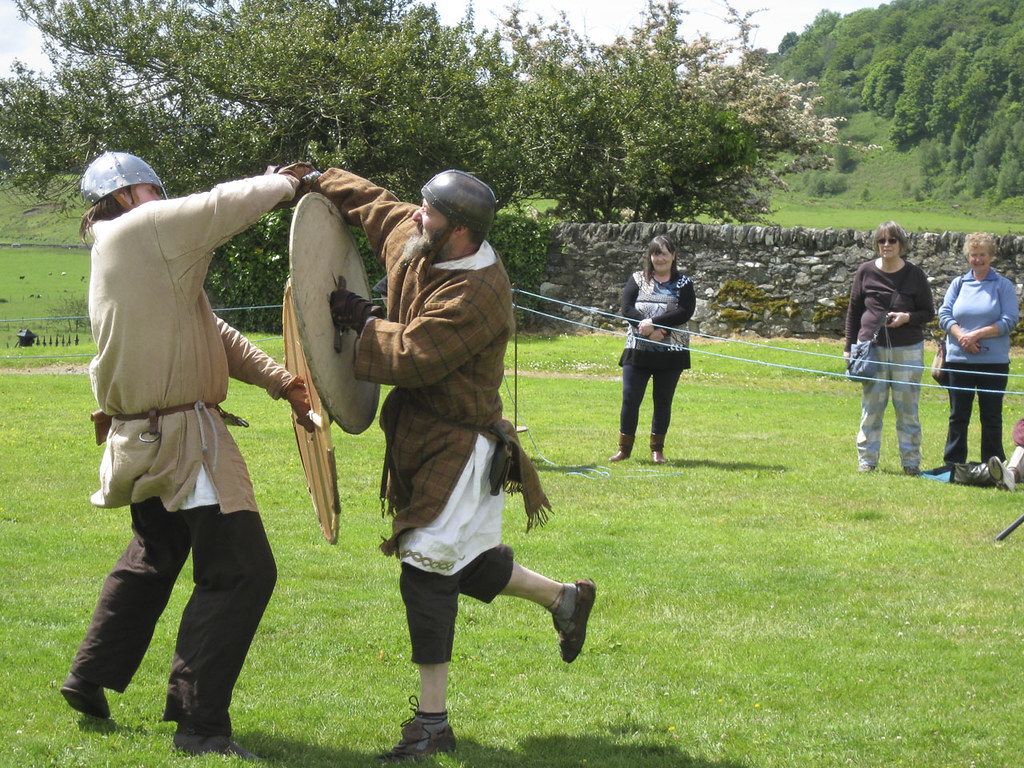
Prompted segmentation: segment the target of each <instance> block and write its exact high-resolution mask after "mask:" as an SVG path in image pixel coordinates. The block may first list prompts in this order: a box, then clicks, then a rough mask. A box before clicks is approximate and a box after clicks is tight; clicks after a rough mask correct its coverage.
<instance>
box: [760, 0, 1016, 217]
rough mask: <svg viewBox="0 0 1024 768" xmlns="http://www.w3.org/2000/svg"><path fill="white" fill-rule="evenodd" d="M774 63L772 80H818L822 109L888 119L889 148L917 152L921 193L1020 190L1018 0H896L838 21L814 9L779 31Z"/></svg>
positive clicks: (1008, 193) (992, 196)
mask: <svg viewBox="0 0 1024 768" xmlns="http://www.w3.org/2000/svg"><path fill="white" fill-rule="evenodd" d="M772 59H773V62H772V66H773V68H774V69H775V71H776V72H778V73H779V74H780V75H782V76H784V77H787V78H792V79H794V80H798V81H816V82H818V84H819V88H820V92H821V95H822V96H823V97H824V99H825V102H824V104H825V111H826V112H827V113H831V114H832V115H836V116H839V115H841V116H846V117H851V118H853V117H856V116H858V115H860V116H863V115H864V113H870V114H871V115H874V116H877V117H878V118H881V119H884V120H885V121H887V122H886V125H887V130H888V137H887V138H888V142H887V143H890V144H891V145H892V146H894V147H895V148H896V149H899V150H903V151H907V150H911V149H915V148H916V149H917V150H919V151H918V152H916V153H915V154H916V157H917V158H918V162H919V163H920V166H921V167H920V171H921V172H922V174H923V176H924V177H925V179H926V187H927V190H926V191H927V192H928V193H929V194H930V195H932V196H934V197H939V198H946V199H954V198H956V197H957V196H960V195H966V196H970V197H974V198H979V197H985V198H987V199H989V200H990V201H1002V200H1007V199H1009V198H1015V197H1020V196H1022V195H1024V173H1022V170H1024V4H1021V3H1020V2H1019V0H896V2H892V3H888V4H886V5H882V6H879V7H878V8H874V9H863V10H859V11H856V12H854V13H851V14H849V15H846V16H841V15H840V14H838V13H835V12H832V11H822V12H821V13H820V14H819V15H818V16H817V18H816V19H815V21H814V22H813V24H811V25H810V26H809V27H807V28H806V29H805V30H804V31H803V32H802V33H801V34H796V33H790V34H789V35H787V36H786V37H785V38H784V39H783V41H782V44H781V45H780V46H779V51H778V53H777V54H773V56H772ZM861 122H863V121H861ZM837 160H840V161H842V160H843V158H841V157H839V158H837ZM841 165H842V163H841V162H840V169H839V170H842V167H841Z"/></svg>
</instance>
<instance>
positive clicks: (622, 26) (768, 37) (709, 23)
mask: <svg viewBox="0 0 1024 768" xmlns="http://www.w3.org/2000/svg"><path fill="white" fill-rule="evenodd" d="M679 1H680V3H681V4H682V6H683V7H684V8H686V9H688V10H689V11H690V13H689V21H690V23H691V25H692V27H693V30H694V31H695V32H707V33H708V34H710V35H711V37H713V38H722V37H725V36H726V35H727V34H728V27H726V25H725V24H724V23H723V21H722V20H723V18H724V17H725V5H724V4H723V3H722V2H721V0H679ZM433 4H434V5H435V6H436V7H437V10H438V13H439V14H440V16H441V21H442V22H443V23H445V24H455V23H456V22H458V21H460V20H461V19H462V18H463V16H464V15H465V13H466V8H467V6H468V5H469V4H470V0H435V1H434V3H433ZM511 4H512V2H511V0H473V2H472V5H473V9H474V23H475V26H476V27H477V29H480V28H483V27H488V28H492V29H493V28H494V27H495V26H496V25H497V21H498V19H500V18H501V17H502V16H505V15H507V13H506V11H507V8H508V7H509V6H510V5H511ZM518 5H519V6H520V7H521V8H522V9H523V11H524V16H525V17H526V18H528V19H530V18H534V17H536V16H540V17H541V18H542V19H544V20H545V21H554V20H555V19H556V17H557V16H556V14H557V12H558V11H564V12H565V13H566V15H567V16H568V18H569V22H570V25H571V26H572V27H573V28H574V29H575V30H577V31H579V32H585V33H586V34H587V36H588V37H590V39H591V40H594V41H596V42H608V41H610V40H612V39H613V38H614V37H615V35H616V34H619V33H625V32H628V31H629V29H631V28H632V27H633V26H635V25H636V24H637V23H639V22H640V20H641V18H642V14H643V11H644V9H645V8H646V7H647V0H519V3H518ZM732 5H733V7H734V8H736V9H737V10H738V11H741V12H743V11H750V10H759V9H764V10H761V12H760V13H758V14H757V15H756V16H754V19H753V21H754V23H756V24H757V25H758V27H759V29H757V30H755V33H754V38H753V43H754V45H755V46H757V47H759V48H767V49H768V50H769V51H775V50H776V49H777V48H778V47H779V42H780V41H781V40H782V38H783V36H784V35H785V34H786V33H787V32H798V33H799V32H802V31H803V30H804V28H805V27H806V26H807V25H809V24H810V23H811V22H812V21H814V17H815V16H817V15H818V13H820V12H821V11H822V10H825V9H827V10H830V11H836V12H838V13H841V14H843V15H846V14H848V13H852V12H853V11H856V10H858V9H860V8H876V7H878V5H880V2H872V0H824V2H823V0H733V3H732ZM41 47H42V38H41V36H40V35H39V32H38V30H36V29H35V28H34V27H32V26H30V25H29V24H26V23H25V22H23V21H21V20H20V19H19V18H18V10H17V8H16V7H15V5H14V2H13V1H12V0H0V77H7V76H9V75H10V72H11V65H12V63H13V62H14V60H15V59H18V60H20V61H21V62H22V63H23V64H26V65H28V66H29V67H30V68H32V69H35V70H37V71H46V70H47V69H48V67H49V61H48V59H47V58H46V57H45V56H44V55H43V53H42V50H41Z"/></svg>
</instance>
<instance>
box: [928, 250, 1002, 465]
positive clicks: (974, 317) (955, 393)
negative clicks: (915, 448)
mask: <svg viewBox="0 0 1024 768" xmlns="http://www.w3.org/2000/svg"><path fill="white" fill-rule="evenodd" d="M995 252H996V241H995V238H993V237H992V235H989V234H987V233H985V232H975V233H974V234H971V235H968V236H967V238H966V240H964V255H966V256H967V261H968V263H969V264H970V265H971V269H970V271H969V272H967V273H965V274H963V275H961V276H960V277H958V278H956V279H955V280H954V281H953V282H952V284H951V285H950V286H949V288H948V289H947V291H946V297H945V298H944V299H943V301H942V306H941V307H940V308H939V325H940V326H941V327H942V330H944V331H945V332H946V341H945V344H946V367H947V368H948V370H949V432H948V434H947V437H946V451H945V455H944V457H943V458H944V460H945V463H946V464H947V466H948V465H952V464H963V463H964V462H966V461H967V425H968V424H969V423H970V421H971V410H972V408H973V405H974V393H975V391H977V393H978V412H979V414H980V419H981V461H983V462H987V461H988V460H989V459H990V458H992V457H993V456H995V457H996V458H997V459H999V460H1000V461H1003V460H1004V459H1005V454H1004V453H1003V392H1005V391H1006V380H1007V376H1008V374H1009V372H1010V332H1011V331H1012V330H1013V329H1014V328H1015V327H1016V326H1017V319H1018V317H1019V308H1018V302H1017V294H1016V292H1015V291H1014V288H1013V283H1011V282H1010V281H1009V280H1007V279H1006V278H1005V277H1003V276H1002V275H1000V274H998V273H997V272H996V271H995V270H994V269H992V258H993V256H995Z"/></svg>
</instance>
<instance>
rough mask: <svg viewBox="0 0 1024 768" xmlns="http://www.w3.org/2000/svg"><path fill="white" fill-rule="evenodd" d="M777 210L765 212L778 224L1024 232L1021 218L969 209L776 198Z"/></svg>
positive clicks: (836, 227) (924, 230) (918, 230)
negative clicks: (890, 223) (866, 205)
mask: <svg viewBox="0 0 1024 768" xmlns="http://www.w3.org/2000/svg"><path fill="white" fill-rule="evenodd" d="M776 207H777V210H776V211H775V212H774V213H772V214H771V215H770V216H768V219H769V220H770V221H771V223H772V224H775V225H778V226H780V227H806V228H807V229H829V228H832V229H864V230H872V229H874V228H875V227H877V226H878V225H879V224H881V223H882V222H883V221H890V220H891V221H897V222H899V223H900V224H901V225H902V226H903V227H904V228H905V229H907V230H909V231H911V232H946V231H949V232H979V231H983V232H991V233H993V234H996V235H1005V234H1021V233H1024V219H1021V220H1018V221H1004V220H999V219H994V218H990V217H986V216H984V215H978V214H975V213H972V212H971V211H970V210H968V209H957V210H953V209H952V208H950V210H949V211H948V212H942V211H934V210H923V209H920V208H918V207H911V206H908V207H906V208H848V207H846V206H844V205H843V204H842V203H836V202H826V201H822V202H820V203H815V202H808V201H795V200H794V201H787V200H784V199H780V200H778V201H777V202H776Z"/></svg>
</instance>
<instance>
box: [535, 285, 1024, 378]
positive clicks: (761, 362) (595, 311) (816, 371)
mask: <svg viewBox="0 0 1024 768" xmlns="http://www.w3.org/2000/svg"><path fill="white" fill-rule="evenodd" d="M516 292H518V293H521V294H523V295H524V296H530V297H531V298H535V299H543V300H547V301H550V302H552V303H555V304H560V305H562V306H564V307H569V308H572V309H578V310H582V311H585V312H589V313H591V314H599V315H603V316H604V317H607V318H610V319H613V320H617V321H620V322H622V323H628V322H629V319H628V318H626V317H623V316H621V315H616V314H614V313H612V312H606V311H604V310H600V309H597V308H596V307H582V306H580V305H577V304H572V303H570V302H566V301H561V300H559V299H552V298H549V297H546V296H540V295H538V294H535V293H529V292H527V291H522V290H520V291H516ZM516 309H519V310H521V311H523V312H529V313H531V314H535V315H538V316H540V317H544V318H547V319H550V320H555V321H558V322H563V323H568V324H570V325H575V326H577V327H579V328H585V329H587V330H591V331H597V332H599V333H605V334H608V335H612V336H620V337H623V338H625V337H626V336H627V335H628V334H627V333H626V332H624V331H613V330H609V329H607V328H602V327H600V326H597V325H590V324H587V323H584V322H579V321H576V320H570V319H568V318H564V317H559V316H558V315H552V314H549V313H546V312H541V311H540V310H537V309H532V308H530V307H524V306H520V305H516ZM654 327H655V328H662V329H664V330H667V331H671V330H675V329H673V328H672V327H670V326H660V325H657V324H655V326H654ZM687 333H689V335H690V336H697V337H699V338H704V339H711V340H714V341H724V342H729V343H739V344H745V345H748V346H753V347H758V348H761V349H770V350H772V351H775V352H788V353H792V354H797V355H799V354H803V355H813V356H815V357H824V358H828V359H831V360H838V361H842V364H843V368H844V370H843V371H826V370H821V369H817V368H803V367H800V366H795V365H786V364H783V363H772V362H768V361H766V360H757V359H752V358H746V357H738V356H735V355H726V354H722V353H719V352H712V351H710V350H708V349H706V348H700V347H690V352H691V353H694V354H698V355H707V356H709V357H719V358H723V359H726V360H735V361H738V362H743V363H752V364H754V365H761V366H765V367H768V368H780V369H783V370H789V371H795V372H798V373H810V374H814V375H816V376H832V377H835V378H842V379H846V378H849V377H848V375H847V373H846V371H845V368H846V358H845V357H844V356H842V355H830V354H827V353H825V352H814V351H812V350H804V349H794V348H792V347H780V346H773V345H771V344H763V343H760V342H752V341H746V340H743V339H729V338H726V337H724V336H714V335H712V334H706V333H699V332H697V331H687ZM645 341H646V343H648V344H655V345H658V346H663V347H666V348H671V347H672V346H673V345H671V344H668V343H666V342H662V341H650V340H646V339H645ZM878 366H879V368H889V369H892V368H909V369H912V370H919V371H922V372H923V371H930V370H931V366H930V365H915V364H911V363H892V362H882V361H879V362H878ZM1007 377H1008V378H1024V374H1007ZM855 381H856V382H858V383H860V382H868V381H871V382H882V383H886V384H906V385H908V386H912V387H918V388H928V389H945V390H950V389H952V390H954V391H964V392H968V391H969V392H982V393H993V394H1004V395H1024V391H1014V390H997V389H978V388H972V387H950V386H949V385H948V384H938V383H935V384H929V383H925V382H914V381H893V380H892V379H889V378H878V377H873V378H868V377H857V379H856V380H855Z"/></svg>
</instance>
